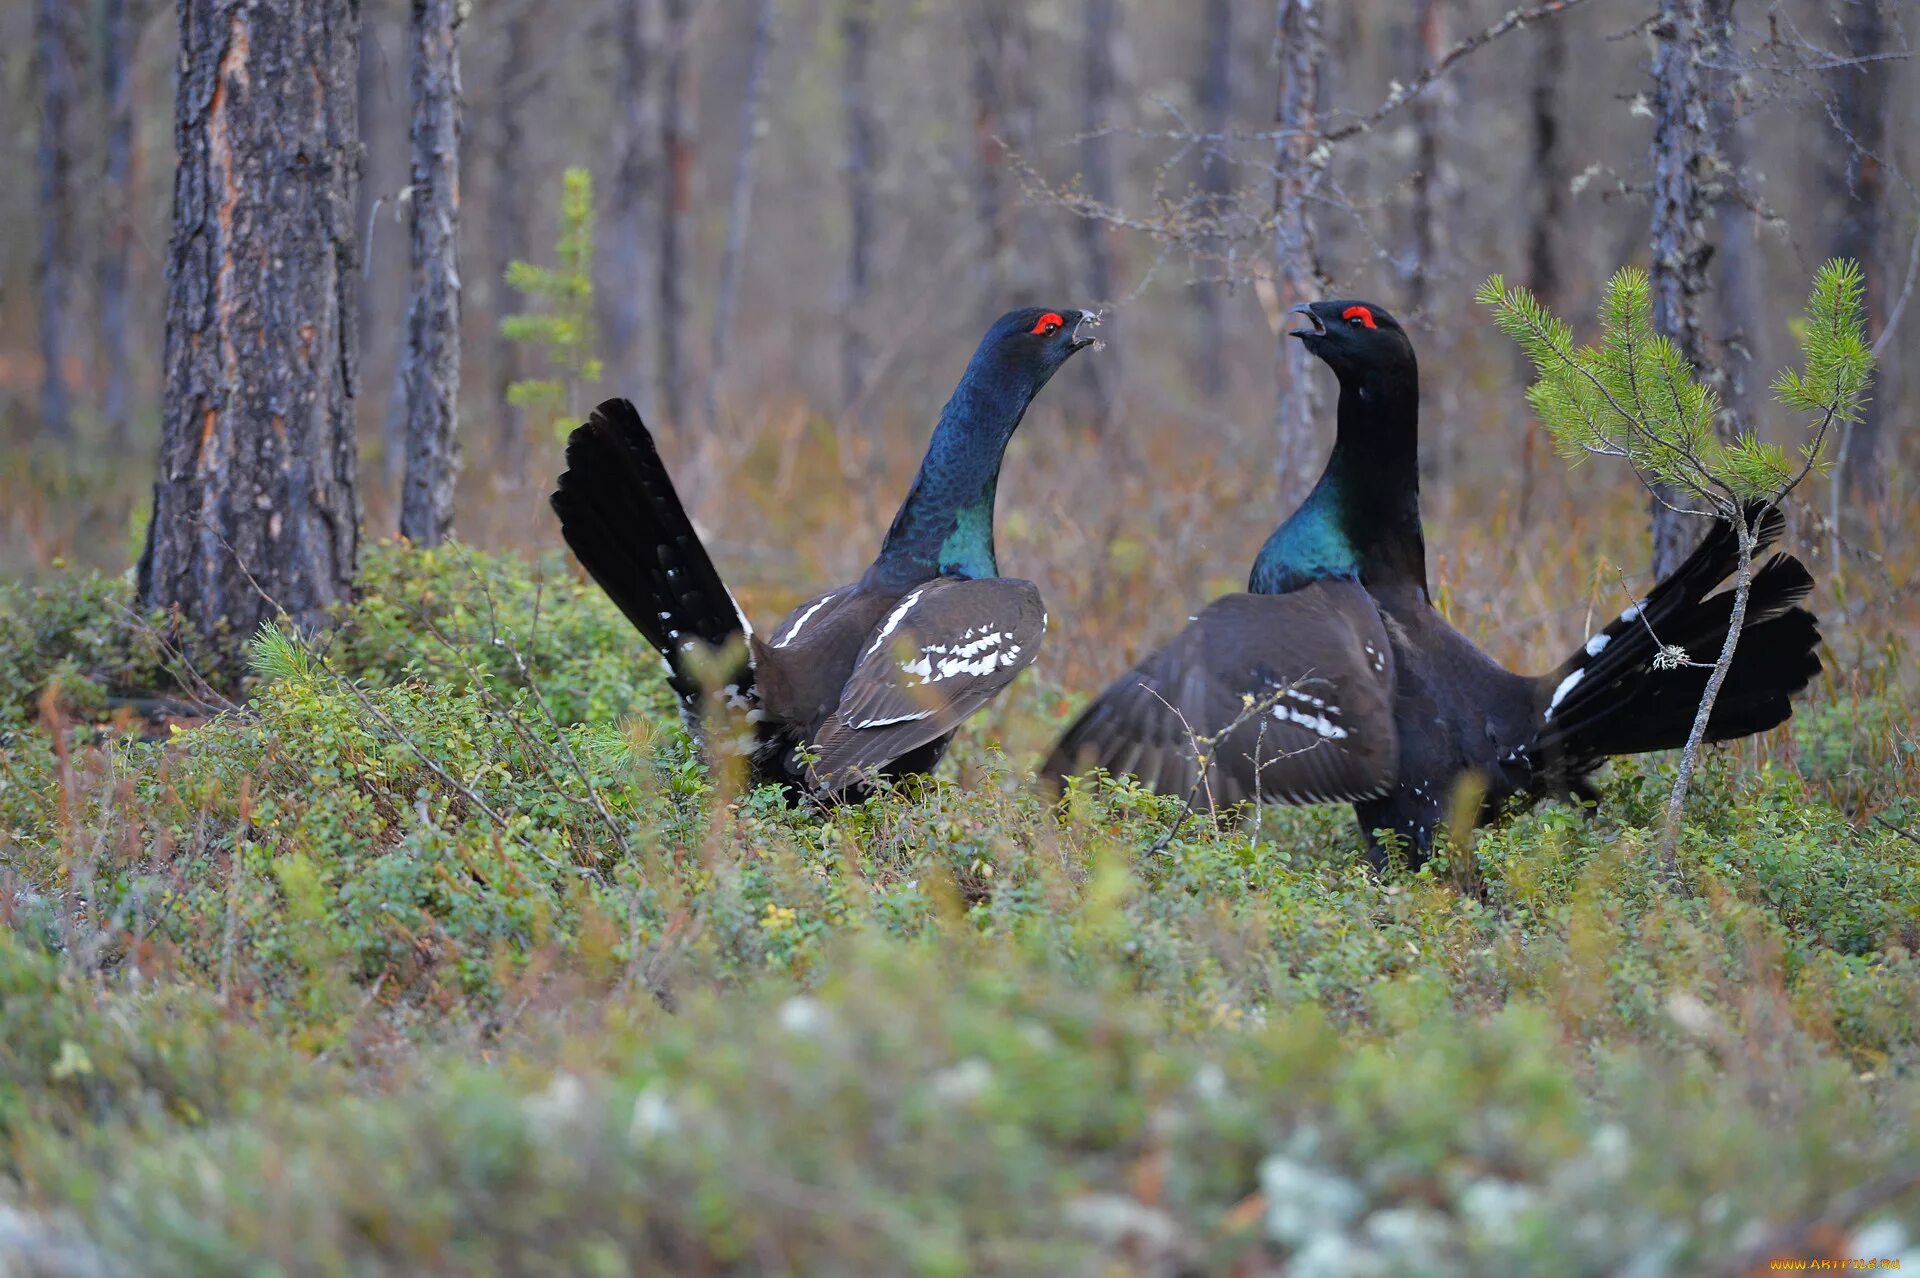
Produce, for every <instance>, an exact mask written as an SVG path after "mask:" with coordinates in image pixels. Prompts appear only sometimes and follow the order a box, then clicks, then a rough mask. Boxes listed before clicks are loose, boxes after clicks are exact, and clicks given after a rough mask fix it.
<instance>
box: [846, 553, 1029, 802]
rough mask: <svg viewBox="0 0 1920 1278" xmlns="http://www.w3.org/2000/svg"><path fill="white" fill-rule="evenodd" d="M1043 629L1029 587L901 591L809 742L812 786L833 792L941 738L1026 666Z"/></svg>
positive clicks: (985, 583) (947, 585)
mask: <svg viewBox="0 0 1920 1278" xmlns="http://www.w3.org/2000/svg"><path fill="white" fill-rule="evenodd" d="M1046 625H1047V622H1046V611H1045V609H1044V607H1043V606H1042V604H1041V602H1040V591H1039V590H1038V589H1037V588H1036V587H1035V586H1034V584H1033V583H1032V582H1029V581H1019V580H1016V579H1014V578H1010V577H992V578H987V579H984V580H979V581H968V580H962V579H959V578H948V577H943V578H939V579H937V580H935V581H931V582H929V583H927V584H926V585H924V586H921V587H919V588H917V589H915V590H913V591H910V592H909V593H908V594H907V595H905V596H904V597H902V599H901V600H900V602H899V603H898V604H896V605H895V606H894V608H893V610H892V611H891V612H889V613H888V614H887V616H886V617H885V618H884V619H883V620H882V621H881V622H880V624H879V625H878V626H876V627H875V628H874V630H873V635H872V638H871V639H870V641H869V642H868V644H867V646H866V647H865V648H864V649H863V650H862V651H861V654H860V656H859V658H858V660H857V662H856V664H855V665H854V668H853V675H852V677H851V678H849V679H848V680H847V684H846V690H845V691H844V692H843V693H842V694H841V697H840V704H839V707H838V708H837V709H836V710H835V711H834V713H833V714H831V715H829V716H828V717H827V720H826V722H825V723H824V724H822V725H821V727H820V730H819V732H818V733H817V734H816V735H815V737H814V741H813V749H814V753H815V754H817V755H818V756H819V759H818V761H817V762H816V763H815V764H814V768H813V775H814V779H815V781H816V783H817V784H819V785H820V786H821V787H822V788H823V789H825V790H828V791H833V790H839V789H842V788H844V787H846V786H847V785H849V784H851V783H853V782H854V781H856V780H858V779H859V777H860V776H861V775H862V774H864V773H866V772H868V771H870V770H872V769H874V768H879V767H883V766H885V765H886V764H888V763H890V762H892V761H893V760H894V759H897V758H899V757H900V756H901V755H903V754H906V753H907V752H908V751H910V750H915V749H918V748H919V747H921V746H924V745H927V744H928V743H930V742H933V741H937V740H939V739H941V738H943V737H945V736H946V735H947V734H948V733H950V732H952V731H953V730H954V728H956V727H958V726H959V724H960V723H961V722H962V721H963V720H965V719H966V718H967V717H968V716H969V715H971V714H973V712H974V711H976V710H978V709H979V708H980V707H981V706H983V705H985V704H986V703H987V702H988V701H990V700H992V699H993V697H994V696H995V695H996V694H997V693H998V692H999V691H1000V690H1001V689H1002V688H1004V687H1006V686H1007V685H1008V684H1009V683H1011V682H1013V678H1014V676H1015V675H1017V674H1019V673H1020V672H1021V671H1022V670H1024V669H1026V668H1027V667H1028V666H1029V665H1031V664H1032V663H1033V659H1034V657H1035V655H1037V653H1038V652H1039V648H1040V638H1041V636H1042V635H1043V634H1045V633H1046Z"/></svg>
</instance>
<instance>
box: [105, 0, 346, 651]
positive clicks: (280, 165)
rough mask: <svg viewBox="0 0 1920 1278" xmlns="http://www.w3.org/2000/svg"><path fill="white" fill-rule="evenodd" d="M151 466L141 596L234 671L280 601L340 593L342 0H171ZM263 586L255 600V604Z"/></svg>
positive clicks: (189, 643)
mask: <svg viewBox="0 0 1920 1278" xmlns="http://www.w3.org/2000/svg"><path fill="white" fill-rule="evenodd" d="M179 30H180V54H179V64H178V65H179V84H178V89H177V92H176V94H175V105H174V139H175V145H176V148H177V150H178V152H179V164H178V168H177V171H176V174H175V178H174V196H173V235H172V242H171V245H170V247H169V251H168V266H167V279H168V288H167V329H166V333H167V336H166V402H165V412H164V417H163V423H162V443H161V455H160V475H159V479H158V481H157V482H156V483H155V485H154V497H153V517H152V523H151V524H150V526H149V528H148V532H147V546H146V552H145V553H144V554H143V555H142V556H141V560H140V571H139V593H140V599H141V603H142V605H143V606H145V607H148V608H173V609H177V610H178V613H179V618H180V621H181V622H182V623H184V624H183V627H182V631H181V634H180V636H179V638H180V641H181V643H182V644H183V646H184V647H185V648H186V650H187V652H188V655H189V656H190V658H191V659H192V660H193V661H195V663H196V664H197V665H198V666H199V667H200V668H201V669H202V670H203V671H205V672H207V673H209V674H212V675H214V676H216V677H218V676H224V677H226V678H229V679H231V678H236V677H237V676H238V675H239V674H240V673H241V672H242V670H243V669H244V656H245V651H246V645H247V642H248V640H250V639H251V638H252V636H253V634H254V632H255V631H256V630H257V629H258V627H259V626H260V625H261V623H263V622H264V621H267V620H269V619H270V618H272V617H274V616H275V615H276V613H278V612H281V611H284V612H285V613H286V614H287V615H288V616H290V617H291V618H292V620H293V621H294V622H295V623H296V624H298V625H300V626H302V627H306V628H317V627H322V626H325V625H326V624H327V623H328V620H329V617H328V609H329V608H330V606H332V605H334V604H337V603H340V602H341V601H343V600H345V599H347V598H348V597H349V595H350V593H351V590H352V583H353V575H354V570H355V567H356V566H357V560H358V557H359V536H360V533H359V526H360V506H359V497H358V490H357V487H356V476H355V466H356V456H355V450H354V437H353V412H352V408H353V395H354V391H355V380H356V358H357V351H356V343H355V337H356V333H355V325H356V321H357V317H356V314H355V306H354V301H355V289H356V287H357V281H356V279H355V268H356V264H357V258H358V253H357V240H356V234H355V232H356V227H355V221H354V197H355V194H356V188H357V186H358V183H359V179H360V164H361V149H360V139H359V119H358V114H359V113H358V109H357V102H358V99H357V95H356V93H355V73H356V64H357V57H358V52H359V48H358V45H359V36H360V5H359V3H358V0H282V2H281V3H279V4H275V5H271V6H268V5H258V4H251V3H245V2H244V0H182V2H181V4H180V26H179ZM263 596H265V597H263Z"/></svg>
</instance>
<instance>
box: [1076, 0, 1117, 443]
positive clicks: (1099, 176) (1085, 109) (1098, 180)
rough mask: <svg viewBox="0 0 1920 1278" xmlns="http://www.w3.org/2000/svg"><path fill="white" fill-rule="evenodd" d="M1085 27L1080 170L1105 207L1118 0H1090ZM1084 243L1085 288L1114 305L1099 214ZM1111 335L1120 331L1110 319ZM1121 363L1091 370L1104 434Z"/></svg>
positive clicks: (1087, 221) (1082, 225)
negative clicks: (1085, 257)
mask: <svg viewBox="0 0 1920 1278" xmlns="http://www.w3.org/2000/svg"><path fill="white" fill-rule="evenodd" d="M1086 6H1087V7H1086V28H1085V30H1084V32H1083V33H1082V34H1083V37H1084V38H1083V40H1082V44H1081V77H1082V78H1081V92H1080V102H1081V112H1082V114H1081V126H1080V127H1081V134H1080V136H1081V142H1080V172H1081V180H1082V181H1083V182H1084V183H1085V190H1086V193H1087V197H1088V198H1089V199H1091V200H1092V201H1093V202H1094V203H1096V204H1098V205H1099V206H1101V207H1102V208H1112V207H1114V204H1115V202H1116V198H1117V197H1116V189H1115V185H1114V176H1113V138H1112V136H1111V135H1109V134H1108V133H1107V132H1106V130H1107V129H1110V128H1111V127H1112V126H1113V123H1114V110H1115V104H1116V102H1117V100H1118V94H1117V93H1116V92H1115V90H1116V88H1117V85H1118V78H1119V77H1118V75H1117V72H1116V69H1115V61H1116V59H1115V56H1114V42H1115V40H1116V39H1117V38H1118V36H1119V30H1118V28H1119V25H1120V13H1119V4H1118V0H1086ZM1079 230H1080V242H1081V245H1082V246H1083V248H1084V249H1085V251H1086V256H1087V288H1088V291H1089V292H1090V293H1091V294H1092V297H1093V302H1094V305H1096V306H1102V307H1111V306H1112V305H1113V302H1114V295H1113V242H1112V236H1113V231H1112V228H1111V227H1109V226H1108V225H1107V223H1106V222H1104V221H1103V220H1101V219H1099V218H1094V217H1083V218H1081V219H1079ZM1107 335H1108V340H1109V341H1112V340H1115V339H1116V337H1117V334H1116V333H1115V329H1114V326H1113V322H1112V321H1111V320H1109V321H1108V328H1107ZM1120 367H1121V366H1120V364H1119V363H1118V362H1116V361H1114V360H1103V361H1095V366H1094V370H1093V379H1092V387H1093V395H1094V414H1093V423H1094V429H1095V431H1096V432H1097V433H1100V434H1105V433H1106V432H1107V431H1108V430H1109V429H1111V427H1112V425H1113V418H1114V411H1115V408H1116V405H1117V402H1118V399H1119V388H1118V387H1117V386H1116V385H1115V381H1116V376H1117V373H1118V370H1119V369H1120Z"/></svg>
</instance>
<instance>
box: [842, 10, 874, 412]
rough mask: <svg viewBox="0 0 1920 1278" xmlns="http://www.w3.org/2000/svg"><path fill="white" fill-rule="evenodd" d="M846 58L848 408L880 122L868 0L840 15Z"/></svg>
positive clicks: (860, 326)
mask: <svg viewBox="0 0 1920 1278" xmlns="http://www.w3.org/2000/svg"><path fill="white" fill-rule="evenodd" d="M840 42H841V46H842V56H843V57H844V59H845V62H844V63H843V65H842V66H841V70H840V106H841V111H842V113H843V115H844V117H845V124H846V131H847V283H846V290H845V294H844V296H843V297H842V305H843V308H844V309H843V311H842V316H841V319H842V322H841V326H840V343H841V345H840V398H841V402H842V403H843V404H844V405H845V406H846V407H847V408H849V409H851V408H854V407H855V406H857V405H858V404H859V402H860V399H861V396H862V395H863V394H864V393H865V391H866V316H865V309H866V304H867V294H868V292H869V290H870V289H871V287H872V283H873V281H872V270H873V266H872V257H871V253H870V250H871V248H872V245H873V237H874V228H875V224H876V222H877V217H876V214H875V197H874V189H873V188H874V166H875V164H876V163H877V160H878V157H877V156H876V155H875V151H876V150H877V147H878V137H877V135H878V132H879V125H878V124H877V123H876V122H875V120H874V116H873V83H872V75H871V66H870V63H871V61H872V58H871V52H872V44H873V8H872V5H871V2H870V0H847V4H846V8H845V10H844V11H843V13H842V15H841V19H840Z"/></svg>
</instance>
